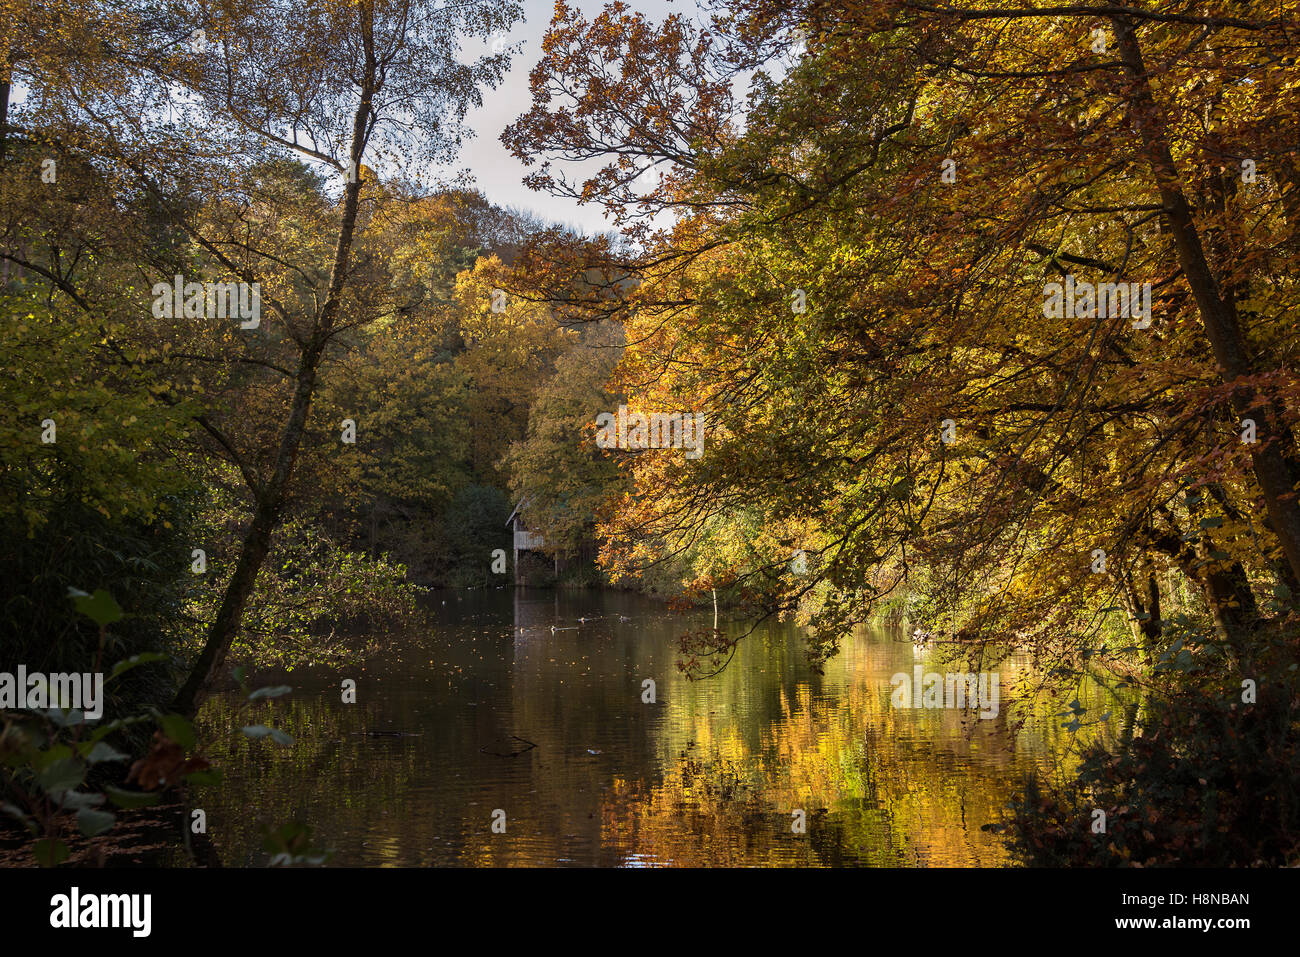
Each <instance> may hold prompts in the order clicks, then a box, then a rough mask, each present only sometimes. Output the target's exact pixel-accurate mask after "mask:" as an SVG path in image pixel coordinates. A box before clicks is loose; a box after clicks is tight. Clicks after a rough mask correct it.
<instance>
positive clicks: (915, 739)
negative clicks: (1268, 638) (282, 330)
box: [194, 592, 1104, 866]
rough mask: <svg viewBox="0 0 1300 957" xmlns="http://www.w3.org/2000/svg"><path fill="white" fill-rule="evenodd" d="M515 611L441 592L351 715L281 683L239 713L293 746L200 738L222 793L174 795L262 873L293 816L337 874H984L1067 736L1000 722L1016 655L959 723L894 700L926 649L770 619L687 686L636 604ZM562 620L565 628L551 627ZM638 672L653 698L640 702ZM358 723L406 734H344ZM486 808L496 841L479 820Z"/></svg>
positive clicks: (552, 602)
mask: <svg viewBox="0 0 1300 957" xmlns="http://www.w3.org/2000/svg"><path fill="white" fill-rule="evenodd" d="M494 599H499V600H498V601H495V602H494ZM438 607H439V608H440V609H441V605H439V606H438ZM651 608H655V609H656V610H655V611H654V612H653V613H648V609H651ZM535 610H536V611H537V613H538V616H540V617H539V618H538V621H537V622H536V623H535V624H537V626H538V627H537V628H535V629H533V631H530V633H529V634H527V635H525V636H523V637H522V638H521V637H520V636H519V635H518V634H517V633H516V634H513V635H512V634H511V632H512V631H516V629H515V627H514V618H513V613H514V602H513V596H506V594H505V593H503V592H502V593H496V594H495V595H493V596H487V597H485V598H483V599H474V598H471V597H468V596H466V597H465V598H464V600H463V601H461V600H460V599H457V608H456V610H455V611H453V610H452V609H451V606H450V605H449V606H448V608H447V609H445V610H442V611H441V612H440V614H442V615H443V616H444V618H445V620H442V619H440V620H439V622H438V624H437V626H436V628H435V631H434V633H433V634H432V635H431V636H430V638H429V640H428V642H427V645H425V646H411V645H403V647H402V648H400V649H394V651H393V652H392V653H391V654H390V655H387V656H386V658H389V659H390V660H388V662H387V670H382V669H377V670H374V671H368V672H366V674H365V677H364V680H363V681H362V682H361V688H360V690H361V694H360V696H359V702H360V703H358V704H356V705H349V706H341V705H340V704H339V703H338V702H339V699H338V697H337V678H336V677H335V676H331V677H330V678H329V679H327V680H324V681H323V682H320V683H316V684H313V682H312V680H311V679H310V678H306V677H305V676H296V677H297V680H296V681H294V680H291V681H290V682H289V683H293V684H295V685H297V686H298V687H299V688H302V687H303V686H304V685H306V686H308V687H320V688H323V689H324V690H322V691H321V693H320V694H319V695H316V696H313V695H311V694H309V693H304V692H302V691H301V690H300V691H298V692H295V694H294V695H292V696H290V697H288V698H286V699H281V700H277V701H275V702H274V703H272V704H269V705H267V706H266V707H267V708H268V712H269V713H268V714H267V715H258V716H257V718H256V719H257V720H258V721H263V722H264V723H267V724H273V725H275V726H277V727H281V728H283V729H284V730H286V731H288V732H290V733H291V734H292V735H294V738H295V743H294V745H293V747H292V748H285V749H278V748H273V747H268V746H266V743H265V742H260V743H255V742H249V741H248V740H247V739H245V738H243V736H241V735H235V734H231V735H225V736H221V741H220V743H219V744H218V745H217V746H216V747H214V748H212V749H210V753H211V755H212V757H213V759H214V763H215V764H217V766H219V767H221V768H223V770H224V773H225V782H224V783H223V784H221V785H219V786H215V787H209V788H204V789H202V790H201V791H199V793H198V794H197V795H196V799H195V802H194V803H195V806H198V807H203V808H204V809H205V810H206V811H207V814H208V821H209V829H210V832H211V833H212V836H213V840H214V842H215V843H216V845H217V847H218V849H219V851H220V853H221V856H222V859H223V861H224V862H226V863H227V864H231V865H235V866H238V865H242V864H261V863H265V860H266V855H265V854H264V853H263V852H262V851H261V850H260V848H261V833H260V828H261V826H262V825H270V826H276V825H279V824H282V823H284V822H286V821H288V820H291V819H293V818H295V817H299V818H301V819H302V820H304V821H305V822H306V823H308V824H310V825H312V826H313V827H314V828H315V831H316V838H317V843H318V844H319V845H320V846H322V847H332V848H334V849H335V850H336V852H337V853H336V855H335V857H334V859H333V860H332V861H331V864H333V865H336V866H356V865H359V864H367V865H374V864H379V865H385V864H386V865H398V866H419V865H429V864H442V865H446V864H455V865H484V866H517V865H521V864H542V865H549V864H554V863H556V862H558V861H568V862H573V863H578V864H588V865H591V864H595V865H619V864H628V863H638V862H642V863H661V864H683V865H717V866H725V865H743V866H751V865H759V864H777V865H782V864H783V865H799V866H835V865H877V866H880V865H883V866H912V865H917V864H922V865H963V864H985V865H997V864H1004V863H1007V862H1008V858H1007V856H1006V855H1005V854H1004V853H1003V852H1002V849H1001V845H1000V843H999V841H998V838H996V837H995V836H994V835H991V834H989V833H986V832H983V831H981V830H980V826H981V825H982V824H985V823H989V822H992V821H994V820H996V819H997V818H998V816H999V814H1000V812H1001V809H1002V808H1003V807H1004V806H1005V805H1006V804H1007V803H1008V801H1009V798H1010V794H1011V791H1012V789H1013V788H1014V786H1015V782H1016V779H1017V778H1018V776H1019V774H1020V772H1021V771H1023V770H1027V769H1028V768H1029V767H1031V766H1033V767H1046V766H1050V765H1051V764H1052V762H1054V761H1055V760H1057V757H1056V756H1058V755H1060V754H1062V753H1063V752H1064V750H1065V749H1066V747H1067V746H1068V744H1069V743H1070V741H1071V736H1070V735H1069V734H1068V733H1067V732H1065V731H1064V730H1063V729H1062V728H1061V725H1062V723H1063V721H1064V719H1062V718H1057V717H1054V716H1051V714H1050V711H1048V712H1047V713H1046V714H1043V715H1041V716H1040V717H1037V718H1031V720H1029V721H1028V722H1027V723H1026V724H1025V726H1024V727H1023V728H1022V729H1020V730H1019V732H1018V733H1015V734H1013V733H1012V728H1013V726H1014V722H1013V721H1012V720H1011V719H1010V718H1009V717H1008V714H1009V709H1008V707H1007V705H1008V701H1009V698H1010V695H1011V694H1012V692H1011V691H1010V690H1009V689H1012V688H1014V687H1015V686H1016V683H1017V681H1018V680H1019V676H1020V675H1021V672H1020V670H1019V669H1018V667H1017V666H1016V665H1015V664H1014V663H1004V665H1003V666H1002V667H1001V668H1000V671H1001V673H1002V676H1003V686H1002V687H1003V701H1002V705H1003V710H1002V714H1000V715H999V718H998V719H996V720H992V721H979V720H974V719H972V718H971V717H970V716H969V715H965V716H963V715H961V714H957V713H953V712H948V711H924V710H916V711H900V710H895V709H894V708H893V707H892V706H891V702H890V690H891V689H890V686H889V681H888V676H889V675H891V674H892V673H895V672H899V671H902V672H910V669H911V667H912V665H913V663H914V662H918V661H922V660H923V659H918V658H915V657H914V656H913V652H912V648H911V645H910V644H905V643H895V642H890V641H887V640H883V639H881V638H880V637H879V636H877V639H876V640H872V639H868V640H864V641H854V642H846V643H845V648H844V652H843V653H842V654H841V655H840V656H839V657H838V658H836V659H834V660H833V661H831V662H830V663H828V665H827V667H826V672H825V674H824V675H820V676H819V675H814V674H812V673H811V672H810V670H809V668H808V664H807V661H806V659H805V658H804V655H803V652H802V649H801V647H800V643H799V641H798V640H797V637H796V636H795V635H794V633H793V632H790V631H787V630H786V629H785V627H784V626H781V625H776V624H769V625H767V626H764V628H763V629H760V631H758V632H756V633H755V634H754V635H752V636H751V637H750V638H748V639H746V641H744V642H743V643H742V644H741V645H740V650H739V652H738V660H737V661H736V662H735V665H736V667H733V668H729V669H727V671H726V672H724V673H723V674H722V675H721V676H719V677H718V678H716V679H713V680H709V681H703V682H690V681H688V680H687V679H686V678H685V677H684V676H683V675H681V674H680V673H678V672H677V671H676V668H675V643H674V640H673V639H674V636H675V635H676V634H677V632H678V631H679V630H680V629H681V628H682V627H683V623H682V621H681V620H680V619H676V618H672V617H668V616H666V615H665V614H664V613H663V612H662V610H661V609H657V607H656V606H652V605H651V604H650V603H646V602H642V601H640V600H638V599H634V598H630V597H627V596H614V595H609V594H606V595H601V596H594V597H593V596H586V597H570V596H568V595H564V594H560V595H557V596H551V598H550V599H549V603H548V606H547V607H546V609H543V606H540V605H539V606H538V607H537V609H535ZM543 610H545V611H546V612H547V615H542V612H543ZM582 615H585V616H587V617H588V618H589V621H588V623H587V624H584V625H583V627H582V629H581V630H579V631H566V632H557V633H555V634H551V633H550V631H549V622H550V621H559V622H560V623H562V624H566V625H567V624H571V623H572V622H574V621H576V620H577V618H578V617H579V616H582ZM620 615H626V616H632V617H634V618H635V620H634V621H633V622H620V620H619V616H620ZM548 616H549V617H548ZM593 619H594V623H593ZM543 624H544V625H545V629H544V633H533V632H540V631H541V630H542V625H543ZM687 624H688V625H689V623H687ZM924 663H925V664H926V667H927V669H928V670H940V671H942V670H957V669H956V666H953V667H952V668H951V669H948V668H945V666H943V665H940V664H938V663H935V662H932V661H928V660H926V661H924ZM645 677H654V678H655V679H656V681H657V684H658V699H659V700H658V702H657V703H656V704H654V705H649V704H643V703H642V702H641V700H640V695H641V680H642V679H643V678H645ZM1080 698H1081V700H1082V701H1083V703H1084V704H1085V705H1087V706H1088V707H1090V708H1092V707H1094V704H1096V705H1098V706H1099V704H1100V702H1096V703H1094V701H1093V700H1092V698H1091V697H1089V696H1088V695H1086V694H1082V693H1081V694H1080ZM1099 710H1104V708H1099ZM201 720H202V722H203V723H204V725H205V726H206V727H207V728H209V729H212V730H214V731H215V729H217V728H231V726H232V724H233V722H234V721H235V720H236V719H235V716H234V715H233V714H232V713H231V710H230V705H229V703H228V702H227V701H226V700H225V699H224V698H222V697H219V696H218V697H215V698H213V699H212V700H211V701H210V702H209V704H208V707H207V708H206V709H205V710H204V712H203V714H202V715H201ZM241 723H243V722H242V720H241ZM372 729H402V730H405V731H411V732H417V733H418V736H414V737H399V738H367V737H365V736H364V735H363V734H361V732H364V731H366V730H372ZM516 734H517V735H521V736H523V737H525V738H527V739H528V740H529V741H532V742H536V744H537V745H538V746H537V748H536V749H532V750H529V751H527V752H526V753H522V754H519V755H517V756H515V757H508V756H495V755H492V754H490V753H484V752H483V751H481V750H480V748H481V747H482V746H484V745H487V746H488V747H487V751H489V752H490V751H493V750H495V751H500V752H503V753H505V754H508V753H509V752H511V751H513V750H515V749H514V748H511V747H501V746H495V745H494V742H500V741H503V740H509V738H510V735H516ZM496 808H502V809H504V810H505V811H506V812H507V820H508V825H507V833H506V834H505V835H497V834H493V833H492V832H491V831H490V828H489V824H490V819H491V814H492V811H493V810H494V809H496ZM795 809H803V810H805V811H806V812H807V821H808V828H807V833H806V834H804V835H796V834H794V833H792V831H791V822H792V818H791V811H793V810H795Z"/></svg>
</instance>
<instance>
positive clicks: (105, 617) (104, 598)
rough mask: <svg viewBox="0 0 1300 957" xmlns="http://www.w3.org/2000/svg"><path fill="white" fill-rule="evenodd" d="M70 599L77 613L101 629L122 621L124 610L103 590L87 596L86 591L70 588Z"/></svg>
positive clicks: (100, 589)
mask: <svg viewBox="0 0 1300 957" xmlns="http://www.w3.org/2000/svg"><path fill="white" fill-rule="evenodd" d="M68 597H69V598H71V599H72V603H73V604H74V605H76V606H77V611H79V612H81V613H82V614H83V615H85V616H86V617H87V618H89V619H90V620H91V621H93V622H94V623H95V624H97V625H99V627H101V628H103V627H104V626H105V625H111V624H112V623H113V622H115V621H121V619H122V609H121V608H120V607H118V604H117V602H116V601H114V600H113V596H112V595H110V594H109V593H108V592H106V591H104V589H102V588H97V589H95V593H94V594H93V595H87V594H86V593H85V592H84V591H78V590H77V589H75V588H69V589H68Z"/></svg>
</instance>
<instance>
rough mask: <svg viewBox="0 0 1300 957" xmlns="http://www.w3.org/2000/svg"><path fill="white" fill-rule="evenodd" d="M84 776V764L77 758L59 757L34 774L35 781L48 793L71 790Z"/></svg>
mask: <svg viewBox="0 0 1300 957" xmlns="http://www.w3.org/2000/svg"><path fill="white" fill-rule="evenodd" d="M85 776H86V766H85V765H84V764H82V763H81V761H80V760H79V759H77V758H60V759H59V760H57V761H53V762H51V763H50V764H49V766H48V767H46V768H44V769H43V770H41V771H40V773H38V774H37V775H36V783H37V784H39V785H40V786H41V788H42V789H43V790H44V791H45V792H46V793H47V794H48V793H50V792H52V791H71V790H72V789H73V788H77V787H80V786H81V782H82V780H83V779H84V778H85Z"/></svg>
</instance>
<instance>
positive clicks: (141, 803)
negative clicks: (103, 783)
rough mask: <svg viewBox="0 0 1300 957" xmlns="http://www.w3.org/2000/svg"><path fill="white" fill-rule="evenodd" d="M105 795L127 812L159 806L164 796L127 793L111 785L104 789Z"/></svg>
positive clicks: (140, 792)
mask: <svg viewBox="0 0 1300 957" xmlns="http://www.w3.org/2000/svg"><path fill="white" fill-rule="evenodd" d="M104 793H105V794H107V795H108V799H109V800H110V801H112V802H113V803H114V804H116V805H117V806H118V807H120V808H125V809H127V810H133V809H134V808H138V807H148V806H149V805H150V804H157V803H158V799H159V798H160V797H161V796H162V795H160V794H158V793H157V792H156V791H127V790H124V789H122V788H115V787H113V785H111V784H110V785H108V786H107V787H106V788H104Z"/></svg>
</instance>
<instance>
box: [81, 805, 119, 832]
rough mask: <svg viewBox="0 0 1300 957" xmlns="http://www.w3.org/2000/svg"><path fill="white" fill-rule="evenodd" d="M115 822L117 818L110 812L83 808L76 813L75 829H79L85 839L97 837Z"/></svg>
mask: <svg viewBox="0 0 1300 957" xmlns="http://www.w3.org/2000/svg"><path fill="white" fill-rule="evenodd" d="M116 822H117V817H116V816H115V815H114V814H113V813H112V812H111V811H96V810H95V809H94V808H89V807H84V808H82V809H81V810H80V811H78V812H77V827H79V828H81V833H82V834H84V835H86V837H98V836H99V835H101V834H103V833H104V832H105V831H107V830H108V829H109V828H110V827H112V826H113V825H114V823H116Z"/></svg>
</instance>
